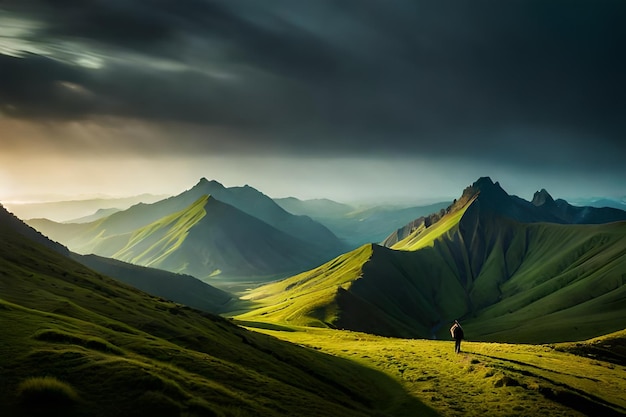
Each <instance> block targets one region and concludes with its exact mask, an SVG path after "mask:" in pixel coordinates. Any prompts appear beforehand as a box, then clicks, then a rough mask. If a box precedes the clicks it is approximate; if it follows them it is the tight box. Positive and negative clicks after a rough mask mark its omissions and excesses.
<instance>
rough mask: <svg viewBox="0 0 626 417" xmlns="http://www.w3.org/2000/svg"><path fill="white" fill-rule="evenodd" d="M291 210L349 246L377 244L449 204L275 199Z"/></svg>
mask: <svg viewBox="0 0 626 417" xmlns="http://www.w3.org/2000/svg"><path fill="white" fill-rule="evenodd" d="M275 201H276V202H277V203H278V204H279V205H280V206H281V207H283V208H284V209H285V210H287V211H289V212H290V213H294V214H300V215H306V216H309V217H311V218H313V219H314V220H316V221H318V222H320V223H321V224H323V225H324V226H326V227H328V228H329V229H330V230H331V231H332V232H333V233H334V234H335V235H336V236H337V237H339V238H340V239H341V240H342V241H344V242H345V243H346V245H347V246H348V248H349V249H354V248H357V247H359V246H361V245H363V244H365V243H378V242H381V241H383V240H384V239H385V237H386V236H387V235H388V234H389V230H390V229H393V228H398V227H402V226H404V225H405V224H406V223H407V222H410V221H411V220H413V219H415V218H417V217H419V216H424V215H428V214H430V213H433V212H438V211H440V210H441V209H444V208H446V207H447V206H449V205H450V202H441V203H435V204H429V205H425V206H410V207H405V206H394V205H374V206H358V207H357V206H355V207H353V206H350V205H347V204H341V203H337V202H334V201H332V200H326V199H318V200H305V201H303V200H299V199H297V198H293V197H290V198H282V199H276V200H275Z"/></svg>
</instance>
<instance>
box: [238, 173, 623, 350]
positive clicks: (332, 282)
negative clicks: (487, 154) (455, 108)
mask: <svg viewBox="0 0 626 417" xmlns="http://www.w3.org/2000/svg"><path fill="white" fill-rule="evenodd" d="M520 200H521V199H518V198H508V195H507V194H506V193H505V192H504V191H503V190H502V189H501V188H500V187H499V186H498V185H497V184H493V183H492V182H491V181H490V180H488V179H481V180H479V181H478V182H477V183H475V184H474V185H473V186H471V187H469V188H468V189H467V190H466V191H465V192H464V194H463V196H462V197H461V198H460V199H459V200H458V201H456V202H455V203H454V204H453V205H452V206H451V207H450V208H449V209H448V210H447V211H445V213H443V216H441V215H439V214H438V215H437V216H434V217H433V218H431V220H432V222H430V221H427V222H422V223H420V224H416V225H415V227H413V228H410V229H409V230H407V231H406V234H405V236H404V237H403V238H401V239H400V237H402V236H399V238H398V239H396V240H397V242H396V243H395V244H394V245H393V246H392V247H391V248H385V247H381V246H378V245H365V246H363V247H361V248H359V249H357V250H355V251H353V252H350V253H348V254H345V255H343V256H341V257H338V258H336V259H334V260H333V261H331V262H328V263H326V264H324V265H322V266H320V267H318V268H315V269H313V270H311V271H308V272H305V273H302V274H299V275H296V276H294V277H291V278H288V279H286V280H283V281H280V282H277V283H273V284H268V285H266V286H262V287H260V288H257V289H255V290H252V291H251V292H249V294H248V295H247V296H246V298H248V299H250V300H251V301H253V302H254V303H255V305H256V307H257V309H255V310H253V311H251V312H248V313H246V314H243V315H241V316H240V317H241V318H242V319H244V320H253V321H254V320H258V321H269V322H277V323H293V324H299V325H305V326H328V327H334V328H345V329H351V330H358V331H364V332H368V333H374V334H380V335H386V336H401V337H447V329H448V327H449V323H450V321H452V320H453V319H456V318H461V319H462V320H463V322H464V327H465V328H466V333H467V334H468V337H469V338H470V339H472V340H491V341H508V342H526V343H532V342H540V343H546V342H556V341H568V340H581V339H585V338H590V337H594V336H599V335H602V334H605V333H609V332H612V331H616V330H620V329H623V328H624V327H626V280H625V278H624V277H626V222H617V223H608V224H592V225H582V224H581V225H567V224H558V223H546V222H545V221H540V216H545V215H546V214H545V212H544V210H543V209H541V207H537V206H536V205H534V204H531V203H528V202H526V203H523V202H521V201H520ZM529 206H532V207H534V208H531V209H530V210H526V208H527V207H529ZM549 215H550V216H552V215H553V214H549ZM520 220H526V221H527V222H522V221H520ZM559 223H560V222H559Z"/></svg>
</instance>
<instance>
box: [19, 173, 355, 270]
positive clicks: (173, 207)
mask: <svg viewBox="0 0 626 417" xmlns="http://www.w3.org/2000/svg"><path fill="white" fill-rule="evenodd" d="M209 195H210V196H211V200H212V201H211V203H210V205H211V206H212V209H211V210H209V211H208V212H209V216H206V217H204V214H203V213H202V211H203V210H204V206H202V207H198V206H197V205H196V206H194V204H196V203H197V202H198V201H199V200H201V199H203V198H206V197H207V196H209ZM220 204H224V205H225V206H221V207H226V206H228V207H230V208H229V209H228V210H224V209H222V208H218V206H219V205H220ZM194 210H195V212H194ZM227 211H228V212H229V213H230V214H228V213H226V212H227ZM212 212H217V213H216V215H212ZM235 212H237V213H238V214H237V215H235V214H233V213H235ZM184 216H189V218H184ZM222 218H223V219H224V222H223V224H221V223H222V222H221V219H222ZM238 219H240V220H241V222H242V223H241V224H236V222H237V221H238ZM200 221H201V224H196V223H197V222H200ZM210 221H211V224H209V222H210ZM28 223H29V224H30V225H31V226H33V227H34V228H36V229H37V230H39V231H41V232H42V233H44V234H45V235H47V236H49V237H50V238H51V239H54V240H57V241H59V242H61V243H63V244H65V245H67V246H68V247H69V248H70V249H71V250H72V251H75V252H78V253H81V254H89V253H94V254H96V255H100V256H105V257H113V258H116V259H119V260H123V261H127V262H132V263H137V264H140V265H146V266H159V267H161V268H164V269H167V270H169V271H174V272H177V273H184V274H190V275H193V276H197V277H200V278H204V277H209V276H215V275H220V274H221V275H231V276H233V275H234V276H240V275H247V276H257V277H259V276H268V277H269V278H268V279H270V278H275V277H276V276H277V275H281V276H285V275H288V274H291V273H294V272H295V271H302V270H305V269H308V268H311V267H312V266H315V265H319V264H320V263H322V262H325V261H327V260H328V259H331V258H332V257H333V256H336V255H337V254H339V253H341V252H342V251H343V248H344V246H343V244H342V243H341V242H340V240H339V239H338V238H337V237H336V236H335V235H334V234H333V233H332V232H330V231H329V230H328V229H327V228H325V227H324V226H322V225H321V224H319V223H317V222H315V221H313V220H311V219H310V218H308V217H306V216H294V215H292V214H289V213H287V212H286V211H285V210H283V209H282V208H280V207H279V206H278V205H277V204H276V203H274V202H273V201H272V200H271V199H270V198H269V197H267V196H265V195H264V194H262V193H260V192H259V191H257V190H255V189H254V188H252V187H248V186H245V187H234V188H225V187H224V186H222V185H221V184H219V183H217V182H215V181H210V182H209V181H207V180H206V179H204V178H203V179H202V180H200V182H198V184H196V185H195V186H194V187H193V188H191V189H190V190H187V191H185V192H183V193H181V194H179V195H178V196H175V197H171V198H168V199H165V200H162V201H159V202H157V203H154V204H138V205H135V206H133V207H131V208H129V209H127V210H124V211H121V212H117V213H114V214H112V215H110V216H107V217H105V218H102V219H100V220H98V221H95V222H90V223H81V224H61V223H55V222H51V221H49V220H45V219H34V220H30V221H29V222H28ZM261 223H263V226H261ZM253 224H254V225H253ZM248 225H249V227H247V226H248ZM199 226H202V227H199ZM210 227H214V228H215V230H213V231H210V230H209V229H210ZM194 228H195V230H192V229H194ZM229 228H230V229H231V230H229ZM168 233H169V234H170V235H169V237H172V238H173V239H174V240H172V241H167V239H169V237H168V236H166V235H167V234H168ZM278 235H280V236H282V237H280V240H282V241H283V244H282V245H278V246H282V247H280V248H279V247H278V246H277V245H276V244H272V245H269V246H270V248H269V249H268V250H266V249H265V248H264V247H263V246H265V245H264V244H263V241H268V242H269V241H275V240H276V239H278V237H277V236H278ZM164 239H165V240H164ZM218 240H219V241H220V242H219V244H218ZM184 241H186V244H181V243H183V242H184ZM259 245H261V246H259ZM174 248H176V249H177V251H176V253H172V251H173V249H174ZM268 251H274V252H275V253H273V254H271V255H270V256H267V257H265V258H264V259H261V256H264V255H263V252H265V253H266V254H267V252H268ZM276 251H278V252H284V253H285V256H281V255H280V253H277V252H276ZM254 252H258V253H259V255H258V256H257V258H258V259H254V260H251V258H252V257H253V256H255V255H254ZM187 262H189V263H188V264H187ZM203 263H204V264H203Z"/></svg>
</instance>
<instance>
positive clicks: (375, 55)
mask: <svg viewBox="0 0 626 417" xmlns="http://www.w3.org/2000/svg"><path fill="white" fill-rule="evenodd" d="M0 7H2V9H0V28H1V29H0V79H1V80H2V82H1V83H0V112H1V113H2V114H4V117H5V121H2V119H0V123H7V122H6V119H7V118H9V119H22V120H24V121H29V122H37V123H46V124H47V125H46V126H49V125H50V124H54V125H56V126H61V127H59V129H68V131H70V133H69V134H58V135H55V139H54V141H55V145H54V146H56V145H60V146H66V147H72V148H74V149H81V141H85V142H91V143H92V144H93V142H94V141H96V142H97V141H101V142H102V143H100V145H99V149H101V150H103V151H106V149H107V148H110V149H112V152H113V150H117V151H119V150H120V149H122V150H124V149H127V148H128V149H130V150H133V149H135V148H142V147H143V146H142V144H143V142H142V140H143V139H142V138H141V136H142V135H137V130H138V128H137V126H143V127H142V128H141V129H139V130H142V129H145V132H144V133H145V136H149V137H151V138H152V140H153V143H154V144H155V146H153V147H152V149H157V150H161V151H163V152H175V153H180V154H197V153H198V152H200V153H203V152H204V153H211V152H218V151H219V152H229V153H251V154H257V153H259V152H261V153H262V152H268V153H269V152H271V153H285V154H289V155H300V154H305V155H316V156H326V155H340V156H341V155H355V154H356V155H376V154H383V155H404V156H406V155H419V156H426V157H428V156H441V155H444V156H450V157H463V156H467V157H468V158H470V159H471V158H479V160H480V159H481V158H482V159H484V160H489V159H492V158H500V159H501V160H502V158H503V160H504V161H508V162H510V163H512V164H518V163H520V164H521V163H524V164H529V163H538V164H551V163H557V164H559V166H567V164H570V165H571V164H572V163H575V164H581V165H583V166H585V167H588V168H596V169H597V168H599V167H603V166H615V167H618V166H619V165H621V164H622V161H621V159H622V158H621V157H620V156H619V155H620V154H621V155H623V154H624V151H625V147H624V145H623V138H624V136H625V133H626V121H625V118H624V117H623V115H624V114H626V79H625V78H624V74H626V58H625V55H624V53H623V48H624V44H625V42H626V25H624V24H623V22H624V21H626V3H625V2H623V1H621V0H606V1H602V2H591V1H583V0H573V1H572V0H568V1H565V0H557V1H549V2H547V1H543V0H524V1H522V0H510V1H506V2H502V1H497V0H477V1H462V0H454V1H452V0H448V1H429V2H427V1H422V0H420V1H416V0H396V1H394V2H388V1H381V0H344V1H341V2H337V1H333V0H315V1H298V2H294V1H292V0H272V1H263V2H259V1H255V0H228V1H226V0H177V1H174V0H107V1H104V0H94V1H82V0H62V1H59V0H31V1H28V2H23V1H19V0H9V1H7V2H3V6H0ZM76 123H86V126H88V127H87V128H85V129H87V133H88V134H87V135H86V136H85V137H87V139H84V138H82V139H81V136H80V135H78V134H75V132H74V133H72V132H71V129H69V128H68V126H75V124H76ZM89 126H91V127H89ZM124 126H130V127H128V128H125V127H124ZM94 131H97V132H96V133H94ZM103 132H108V133H103ZM83 133H85V132H83ZM107 137H108V140H107ZM94 138H95V139H94ZM29 140H32V141H38V140H40V141H42V142H44V141H49V140H51V139H50V137H49V136H46V135H44V134H42V135H31V136H29ZM16 142H19V137H17V136H16V139H15V140H13V143H16ZM7 143H8V140H7ZM107 143H110V146H109V145H107ZM137 143H139V145H137ZM3 146H8V145H3ZM520 161H521V162H520ZM620 172H621V173H624V170H623V169H622V171H620Z"/></svg>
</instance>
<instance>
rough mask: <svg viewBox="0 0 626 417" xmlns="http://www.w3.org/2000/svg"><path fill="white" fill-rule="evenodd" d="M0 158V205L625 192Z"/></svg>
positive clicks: (536, 180) (132, 160) (565, 182)
mask: <svg viewBox="0 0 626 417" xmlns="http://www.w3.org/2000/svg"><path fill="white" fill-rule="evenodd" d="M0 163H2V168H0V182H1V187H0V202H4V203H6V204H9V203H12V204H17V203H18V202H22V203H25V202H29V203H33V202H50V201H66V200H83V199H91V198H123V197H131V196H137V195H141V194H152V195H177V194H180V193H181V192H183V191H184V190H187V189H189V188H191V187H192V186H194V185H195V184H196V183H197V182H198V181H199V180H200V178H203V177H204V178H206V179H208V180H215V181H218V182H220V183H221V184H223V185H224V186H225V187H238V186H244V185H249V186H251V187H254V188H256V189H257V190H259V191H261V192H263V193H264V194H267V195H268V196H270V197H272V198H284V197H295V198H298V199H301V200H309V199H321V198H327V199H331V200H334V201H337V202H342V203H367V204H372V203H376V204H381V205H383V204H393V203H403V204H404V203H423V204H428V203H432V202H438V201H447V200H452V199H454V198H458V197H459V196H460V194H461V192H462V191H463V189H464V188H465V187H467V186H468V185H470V184H471V183H473V182H474V181H476V180H477V179H478V178H479V177H481V176H489V177H491V179H492V180H493V181H498V182H500V185H501V186H502V188H504V190H505V191H506V192H507V193H509V194H512V195H517V196H519V197H521V198H524V199H527V200H530V199H532V196H533V194H534V192H536V191H539V190H540V189H542V188H545V189H546V190H547V191H548V192H549V193H550V194H551V195H552V196H553V197H554V198H565V199H567V198H592V197H612V198H618V197H622V196H623V195H624V191H623V189H622V188H620V186H619V185H616V184H612V183H611V182H610V181H608V180H607V179H606V178H603V177H602V175H601V174H598V175H587V174H585V175H582V174H581V175H580V176H574V175H573V174H567V175H565V176H559V175H558V174H552V175H550V174H542V173H536V174H529V173H527V172H526V173H524V172H521V171H516V170H514V169H511V168H510V167H509V168H507V167H504V166H496V165H493V166H491V167H489V168H488V169H486V168H484V167H483V166H478V165H477V164H471V163H468V162H463V161H455V160H440V161H433V160H420V159H417V158H406V159H400V158H380V159H367V158H334V159H331V158H284V157H282V158H281V157H251V156H245V157H244V156H242V157H235V156H230V157H226V156H224V157H197V158H190V157H185V158H183V157H166V156H161V157H150V158H147V157H146V158H141V157H129V156H127V157H112V156H111V157H98V156H94V157H91V158H87V157H83V158H63V157H61V156H54V155H51V156H48V157H43V156H40V157H38V158H36V159H35V158H33V159H24V160H19V161H15V160H13V159H11V158H2V157H0ZM620 192H621V194H620Z"/></svg>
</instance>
